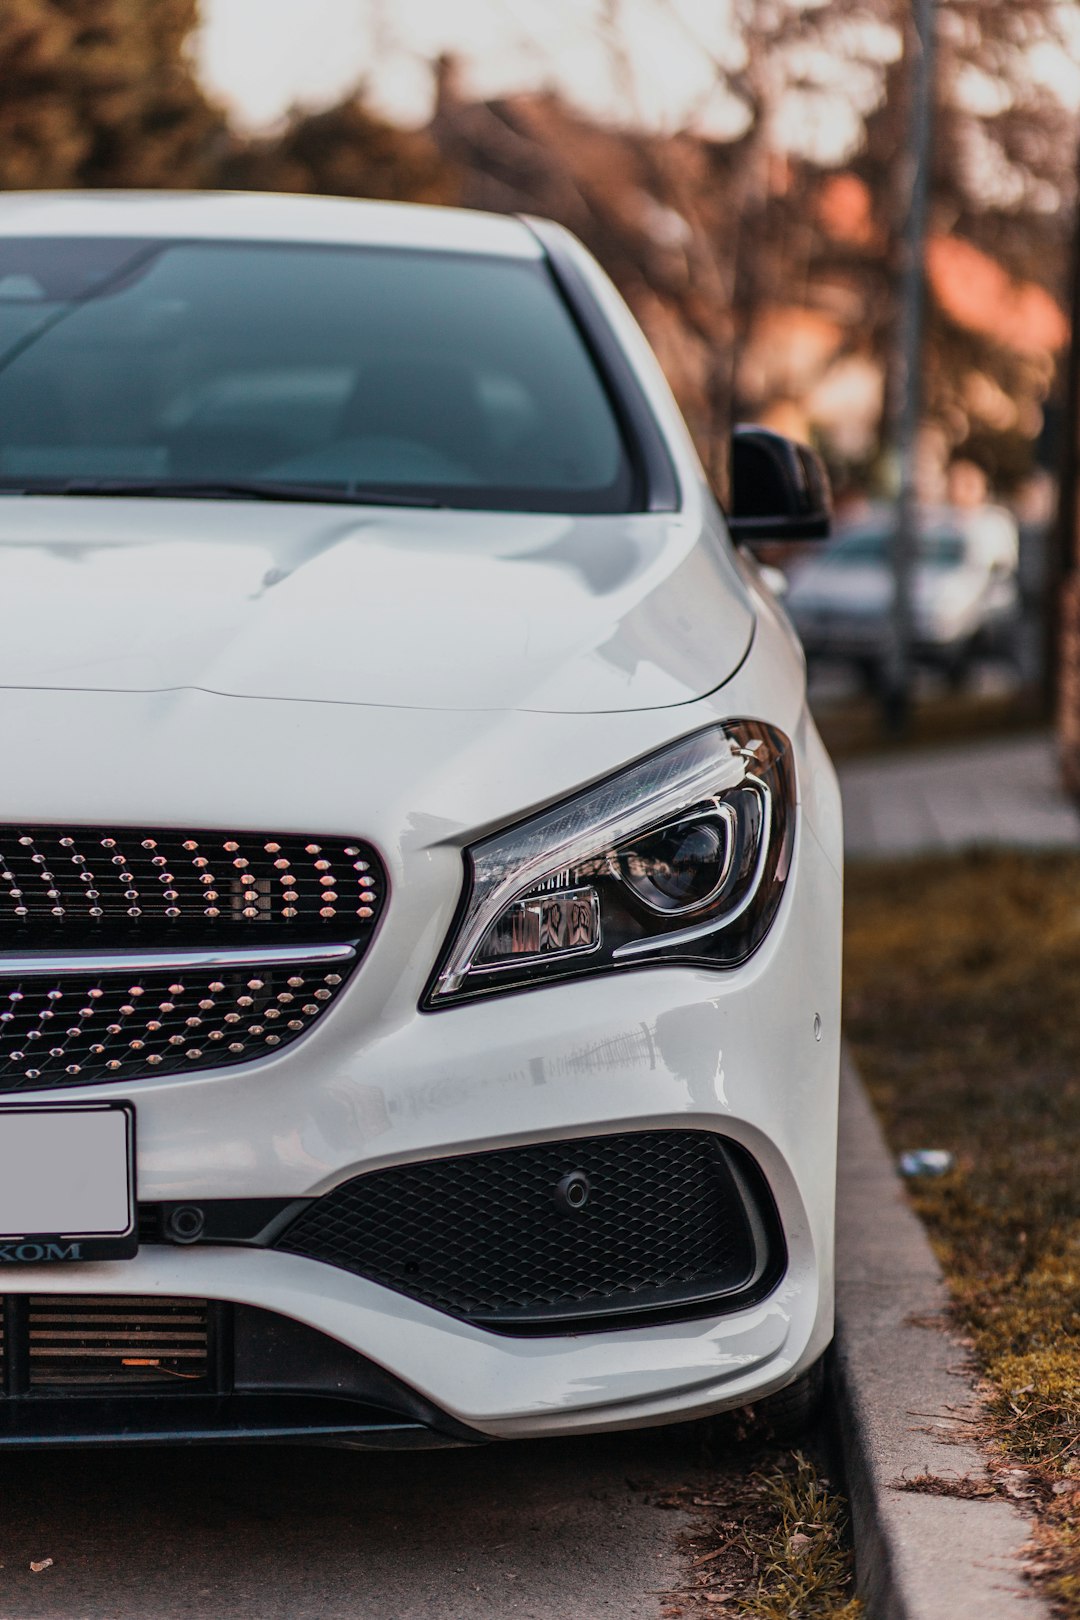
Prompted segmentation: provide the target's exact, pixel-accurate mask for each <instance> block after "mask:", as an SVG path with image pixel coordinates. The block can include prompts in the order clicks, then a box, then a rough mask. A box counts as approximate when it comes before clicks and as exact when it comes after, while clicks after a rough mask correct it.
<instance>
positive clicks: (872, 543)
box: [826, 529, 964, 568]
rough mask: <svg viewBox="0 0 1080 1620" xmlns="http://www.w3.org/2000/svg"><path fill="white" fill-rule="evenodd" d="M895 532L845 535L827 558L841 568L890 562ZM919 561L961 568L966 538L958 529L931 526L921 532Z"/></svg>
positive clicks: (875, 530) (869, 531) (933, 566)
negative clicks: (956, 530) (939, 528)
mask: <svg viewBox="0 0 1080 1620" xmlns="http://www.w3.org/2000/svg"><path fill="white" fill-rule="evenodd" d="M891 544H892V533H891V531H889V530H882V529H874V530H864V531H861V532H859V533H856V534H849V535H845V536H844V538H843V539H841V540H838V541H837V543H836V545H835V546H832V547H830V549H829V551H828V552H827V553H826V560H827V561H828V562H830V563H832V564H833V565H834V566H835V567H837V568H862V567H865V566H866V565H867V564H868V563H869V564H875V563H878V564H881V565H882V566H884V565H885V564H886V563H887V562H888V558H889V547H890V545H891ZM917 556H918V561H919V563H920V564H921V565H923V566H924V567H928V568H958V567H959V566H960V564H961V563H962V562H963V560H964V539H963V536H962V535H959V534H956V533H955V532H949V531H941V530H933V529H931V530H929V531H927V532H925V533H923V534H921V535H920V536H919V544H918V553H917Z"/></svg>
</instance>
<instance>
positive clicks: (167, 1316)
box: [28, 1295, 208, 1392]
mask: <svg viewBox="0 0 1080 1620" xmlns="http://www.w3.org/2000/svg"><path fill="white" fill-rule="evenodd" d="M28 1334H29V1386H30V1390H31V1392H33V1391H34V1390H42V1391H44V1390H51V1391H56V1390H60V1389H76V1388H79V1387H82V1386H92V1387H93V1388H95V1389H103V1388H107V1387H112V1386H115V1387H117V1388H123V1389H131V1390H135V1389H140V1388H150V1387H153V1388H158V1389H160V1388H162V1387H165V1386H168V1387H170V1388H171V1387H173V1386H174V1385H180V1384H186V1385H189V1386H190V1385H191V1384H197V1383H198V1382H200V1381H201V1380H205V1378H206V1376H207V1371H208V1362H207V1310H206V1304H205V1302H204V1301H202V1300H194V1299H160V1298H156V1297H147V1298H137V1297H135V1296H133V1295H122V1296H118V1297H117V1298H115V1299H111V1298H104V1297H96V1296H79V1295H34V1296H32V1297H31V1298H30V1300H29V1302H28Z"/></svg>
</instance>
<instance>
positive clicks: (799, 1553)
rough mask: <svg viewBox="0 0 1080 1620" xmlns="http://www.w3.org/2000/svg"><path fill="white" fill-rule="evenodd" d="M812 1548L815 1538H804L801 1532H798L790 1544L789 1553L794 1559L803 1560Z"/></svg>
mask: <svg viewBox="0 0 1080 1620" xmlns="http://www.w3.org/2000/svg"><path fill="white" fill-rule="evenodd" d="M812 1546H813V1537H811V1536H804V1535H803V1533H802V1531H801V1530H796V1532H795V1534H794V1535H793V1536H792V1538H791V1540H790V1541H789V1542H788V1552H789V1553H790V1554H791V1556H792V1558H803V1557H805V1556H806V1553H807V1552H808V1551H809V1549H810V1548H811V1547H812Z"/></svg>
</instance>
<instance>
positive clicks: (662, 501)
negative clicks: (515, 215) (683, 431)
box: [519, 215, 682, 512]
mask: <svg viewBox="0 0 1080 1620" xmlns="http://www.w3.org/2000/svg"><path fill="white" fill-rule="evenodd" d="M519 217H520V219H521V221H522V224H524V225H526V226H527V227H528V229H529V230H530V231H531V232H532V234H533V235H534V236H535V237H536V239H537V241H538V242H539V243H540V245H541V247H542V248H543V249H544V253H545V255H546V258H547V262H548V268H549V269H550V271H551V274H552V276H553V277H554V280H555V283H556V286H557V287H558V289H559V291H560V293H561V294H562V296H563V298H564V300H565V302H566V304H567V306H568V308H569V310H570V312H571V314H572V315H573V317H574V319H575V320H576V322H577V324H578V326H579V328H580V330H581V333H582V336H583V337H584V338H585V341H586V343H587V344H588V346H589V349H590V350H591V352H592V357H593V361H594V363H595V364H596V367H597V369H598V370H599V372H600V375H601V378H602V380H603V382H604V384H605V386H606V388H607V390H608V394H609V396H610V398H611V402H612V405H613V406H614V408H615V410H616V413H617V415H618V417H619V423H620V426H621V427H622V429H623V435H624V437H625V438H626V441H627V447H628V449H629V450H630V451H631V454H632V458H633V460H634V462H635V465H636V470H637V471H638V474H639V476H640V478H641V481H642V484H643V486H644V487H643V489H642V496H643V500H642V507H643V509H644V510H645V511H647V512H677V511H678V510H679V508H680V506H681V504H682V499H681V491H680V489H679V480H678V475H677V473H676V471H675V463H674V461H673V460H672V456H671V452H670V450H669V449H668V444H667V440H666V438H665V437H664V434H663V431H662V430H661V427H660V424H659V423H658V422H657V420H656V417H655V416H654V415H653V410H652V406H651V405H650V404H649V401H648V398H647V396H646V394H645V391H644V389H643V388H642V386H641V383H640V382H639V380H638V377H637V374H636V372H635V371H634V368H633V367H632V366H631V364H630V362H629V360H628V359H627V358H626V355H625V354H624V353H623V349H622V345H621V344H620V343H619V341H618V339H617V338H616V336H615V334H614V332H613V331H612V330H611V327H610V325H609V324H608V320H607V317H606V316H605V314H604V312H603V310H602V309H601V308H600V306H599V304H598V303H597V301H596V299H595V297H594V295H593V292H592V289H591V288H590V287H589V285H588V283H587V281H586V280H585V278H584V276H583V275H582V274H581V271H580V270H579V269H578V267H577V264H576V263H575V261H574V259H573V256H572V255H571V254H570V253H569V252H568V251H567V248H566V243H565V240H564V238H563V234H562V230H561V228H560V227H559V226H558V225H554V224H552V223H551V221H550V220H544V219H534V218H532V217H531V216H526V215H520V216H519Z"/></svg>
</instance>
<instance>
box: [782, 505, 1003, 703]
mask: <svg viewBox="0 0 1080 1620" xmlns="http://www.w3.org/2000/svg"><path fill="white" fill-rule="evenodd" d="M919 518H920V529H919V547H918V553H917V557H916V561H915V567H914V570H913V573H912V621H913V623H912V631H913V639H912V649H911V650H912V655H913V657H914V658H915V659H916V660H917V661H918V662H919V663H921V664H924V665H926V666H927V667H930V668H934V669H937V670H939V671H941V672H942V673H943V674H944V675H945V676H946V678H947V679H948V680H949V682H950V683H951V684H952V685H954V686H961V685H963V683H964V681H965V680H966V679H967V677H968V675H969V674H970V671H971V665H972V661H973V659H974V658H975V656H976V655H977V654H978V653H980V652H996V653H1003V652H1008V651H1009V650H1010V646H1011V640H1012V637H1013V634H1014V632H1015V629H1016V626H1017V623H1018V620H1019V616H1020V586H1019V581H1018V574H1017V569H1018V562H1019V545H1018V539H1017V529H1016V522H1015V519H1013V518H1012V516H1011V514H1010V513H1008V512H1006V511H1005V510H1003V509H1002V508H1001V507H993V506H986V507H982V508H979V509H976V510H972V511H964V510H960V509H955V508H950V507H927V508H924V509H923V510H922V511H921V512H920V514H919ZM895 521H896V520H895V515H894V513H893V511H892V510H891V509H890V508H889V507H887V506H884V505H882V506H876V507H871V508H870V509H869V511H868V512H867V513H866V514H865V515H863V516H862V517H860V518H858V519H856V520H854V521H853V522H852V523H851V525H850V526H849V527H847V528H846V529H845V530H844V531H843V532H842V533H841V534H839V535H838V536H837V538H836V540H835V541H834V543H833V544H832V545H830V546H828V547H826V549H825V550H824V551H823V552H822V553H821V555H820V556H819V557H815V558H814V559H812V560H811V561H809V562H806V563H803V564H802V565H801V566H800V567H799V568H798V569H796V571H795V573H794V574H793V576H792V579H791V583H790V587H789V589H788V590H787V592H786V593H785V596H784V604H785V606H786V607H787V609H788V612H789V613H790V615H791V617H792V620H793V621H794V624H795V626H796V628H797V630H798V631H799V634H800V635H801V637H802V640H803V644H804V646H805V648H806V651H807V653H808V655H809V656H810V657H811V658H816V657H821V658H835V659H840V660H843V661H846V662H850V663H852V664H854V665H855V666H856V667H857V668H858V669H859V670H860V672H861V673H862V675H863V677H864V679H865V680H866V682H867V684H869V685H870V686H875V685H877V683H878V681H879V679H880V674H881V665H882V660H883V657H884V654H885V649H886V646H887V638H888V634H889V625H890V620H891V615H892V611H893V601H894V596H895V589H894V581H893V573H892V567H891V563H890V559H889V551H890V546H891V543H892V535H893V529H894V525H895Z"/></svg>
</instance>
